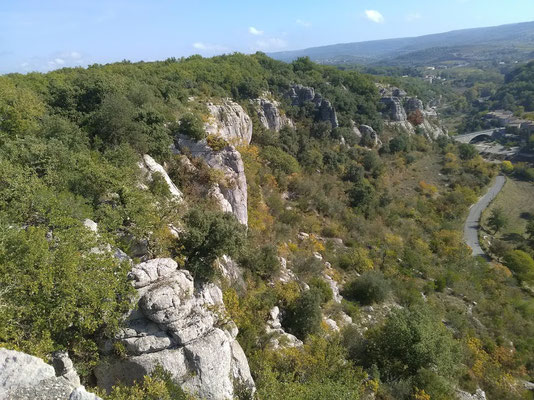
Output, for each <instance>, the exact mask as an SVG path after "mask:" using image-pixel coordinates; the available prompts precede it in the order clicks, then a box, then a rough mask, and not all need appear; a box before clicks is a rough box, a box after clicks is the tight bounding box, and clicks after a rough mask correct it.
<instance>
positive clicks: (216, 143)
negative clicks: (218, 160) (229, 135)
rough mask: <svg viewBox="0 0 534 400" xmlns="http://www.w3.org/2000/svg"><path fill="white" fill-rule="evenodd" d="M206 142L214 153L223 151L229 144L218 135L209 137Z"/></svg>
mask: <svg viewBox="0 0 534 400" xmlns="http://www.w3.org/2000/svg"><path fill="white" fill-rule="evenodd" d="M206 142H207V143H208V146H209V147H211V149H212V150H213V151H221V150H222V149H224V148H225V147H226V146H228V142H227V141H226V140H224V138H222V137H220V136H217V135H208V137H207V138H206Z"/></svg>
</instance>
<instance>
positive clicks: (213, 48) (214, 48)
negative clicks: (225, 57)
mask: <svg viewBox="0 0 534 400" xmlns="http://www.w3.org/2000/svg"><path fill="white" fill-rule="evenodd" d="M193 47H194V48H195V49H197V50H202V51H206V52H221V53H222V52H224V51H228V48H227V47H225V46H221V45H219V44H212V43H204V42H195V43H193Z"/></svg>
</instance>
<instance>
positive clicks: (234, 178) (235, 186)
mask: <svg viewBox="0 0 534 400" xmlns="http://www.w3.org/2000/svg"><path fill="white" fill-rule="evenodd" d="M176 144H177V147H178V149H179V150H184V149H188V152H189V153H190V154H191V156H193V157H200V158H202V159H204V161H206V163H207V164H208V166H209V167H211V168H213V169H217V170H219V171H222V172H223V173H224V177H225V182H224V184H219V185H218V187H217V188H215V189H213V190H214V192H213V197H214V198H215V199H217V201H218V202H219V204H220V206H221V209H222V210H223V211H228V212H232V214H234V215H235V216H236V218H237V219H238V221H239V222H241V223H242V224H243V225H247V223H248V212H247V178H246V176H245V167H244V166H243V161H242V159H241V155H240V154H239V152H238V151H237V150H236V149H235V147H234V146H231V145H230V146H226V147H225V148H224V149H222V150H221V151H213V150H212V149H211V148H210V147H209V146H208V145H207V143H206V141H205V140H202V141H200V142H195V141H192V140H191V139H189V138H188V137H186V136H179V137H178V138H177V143H176ZM221 196H222V197H221Z"/></svg>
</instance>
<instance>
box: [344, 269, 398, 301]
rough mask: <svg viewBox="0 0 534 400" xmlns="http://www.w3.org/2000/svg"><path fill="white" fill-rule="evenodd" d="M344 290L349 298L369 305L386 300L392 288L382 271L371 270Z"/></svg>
mask: <svg viewBox="0 0 534 400" xmlns="http://www.w3.org/2000/svg"><path fill="white" fill-rule="evenodd" d="M343 292H344V293H343V295H344V296H346V297H347V298H349V299H351V300H355V301H358V302H359V303H361V304H364V305H368V304H373V303H380V302H382V301H384V300H385V299H386V298H387V296H388V295H389V293H390V292H391V288H390V286H389V283H388V281H387V280H386V279H385V278H384V276H383V275H382V274H381V273H380V272H374V271H369V272H366V273H364V274H362V275H361V276H360V277H359V278H357V279H355V280H354V281H352V282H350V283H349V284H348V285H347V287H346V288H345V290H344V291H343Z"/></svg>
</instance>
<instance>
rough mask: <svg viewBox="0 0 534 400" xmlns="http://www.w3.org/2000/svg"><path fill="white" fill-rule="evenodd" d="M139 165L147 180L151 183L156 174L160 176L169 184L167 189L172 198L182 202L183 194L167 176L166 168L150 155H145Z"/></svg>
mask: <svg viewBox="0 0 534 400" xmlns="http://www.w3.org/2000/svg"><path fill="white" fill-rule="evenodd" d="M138 165H139V168H140V169H141V171H142V172H143V176H144V178H145V180H147V181H148V182H151V181H152V179H153V176H154V174H156V173H157V174H160V175H161V176H162V177H163V179H164V180H165V183H167V187H168V188H169V192H170V194H171V196H172V198H173V199H174V200H176V201H182V199H183V195H182V192H181V191H180V189H178V188H177V187H176V185H175V184H174V183H173V181H172V180H171V178H170V177H169V175H168V174H167V171H165V168H163V166H162V165H161V164H158V163H157V162H156V160H154V159H153V158H152V157H150V156H149V155H148V154H145V155H144V156H143V161H142V162H139V164H138Z"/></svg>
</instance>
